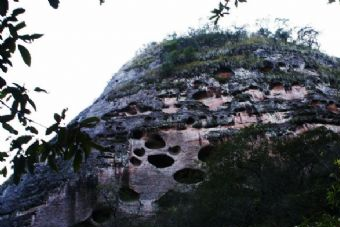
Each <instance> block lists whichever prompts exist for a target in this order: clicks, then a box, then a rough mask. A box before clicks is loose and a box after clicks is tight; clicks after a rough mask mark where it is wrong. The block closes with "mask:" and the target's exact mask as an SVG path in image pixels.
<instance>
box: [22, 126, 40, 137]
mask: <svg viewBox="0 0 340 227" xmlns="http://www.w3.org/2000/svg"><path fill="white" fill-rule="evenodd" d="M25 130H26V131H29V132H31V133H33V134H36V135H37V134H38V133H39V132H38V130H37V129H36V128H34V127H33V126H28V127H26V129H25Z"/></svg>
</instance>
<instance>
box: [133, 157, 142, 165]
mask: <svg viewBox="0 0 340 227" xmlns="http://www.w3.org/2000/svg"><path fill="white" fill-rule="evenodd" d="M130 162H131V164H132V165H134V166H140V165H141V164H142V161H141V160H139V159H138V158H136V157H131V158H130Z"/></svg>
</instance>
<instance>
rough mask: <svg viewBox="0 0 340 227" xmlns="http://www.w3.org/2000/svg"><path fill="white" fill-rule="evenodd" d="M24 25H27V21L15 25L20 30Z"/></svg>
mask: <svg viewBox="0 0 340 227" xmlns="http://www.w3.org/2000/svg"><path fill="white" fill-rule="evenodd" d="M24 27H26V23H25V22H24V21H23V22H21V23H19V24H17V25H16V26H15V30H17V31H18V30H20V29H23V28H24Z"/></svg>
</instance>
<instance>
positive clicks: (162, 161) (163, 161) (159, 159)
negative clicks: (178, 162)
mask: <svg viewBox="0 0 340 227" xmlns="http://www.w3.org/2000/svg"><path fill="white" fill-rule="evenodd" d="M148 162H149V163H150V164H152V165H154V166H155V167H157V168H166V167H169V166H172V165H173V164H174V162H175V160H174V159H173V158H171V157H170V156H168V155H165V154H156V155H150V156H148Z"/></svg>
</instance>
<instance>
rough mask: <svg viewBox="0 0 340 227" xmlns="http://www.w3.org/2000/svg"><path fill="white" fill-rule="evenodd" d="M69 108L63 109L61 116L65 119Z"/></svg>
mask: <svg viewBox="0 0 340 227" xmlns="http://www.w3.org/2000/svg"><path fill="white" fill-rule="evenodd" d="M67 110H68V109H67V108H65V109H63V111H62V112H61V118H62V119H65V117H66V111H67Z"/></svg>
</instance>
